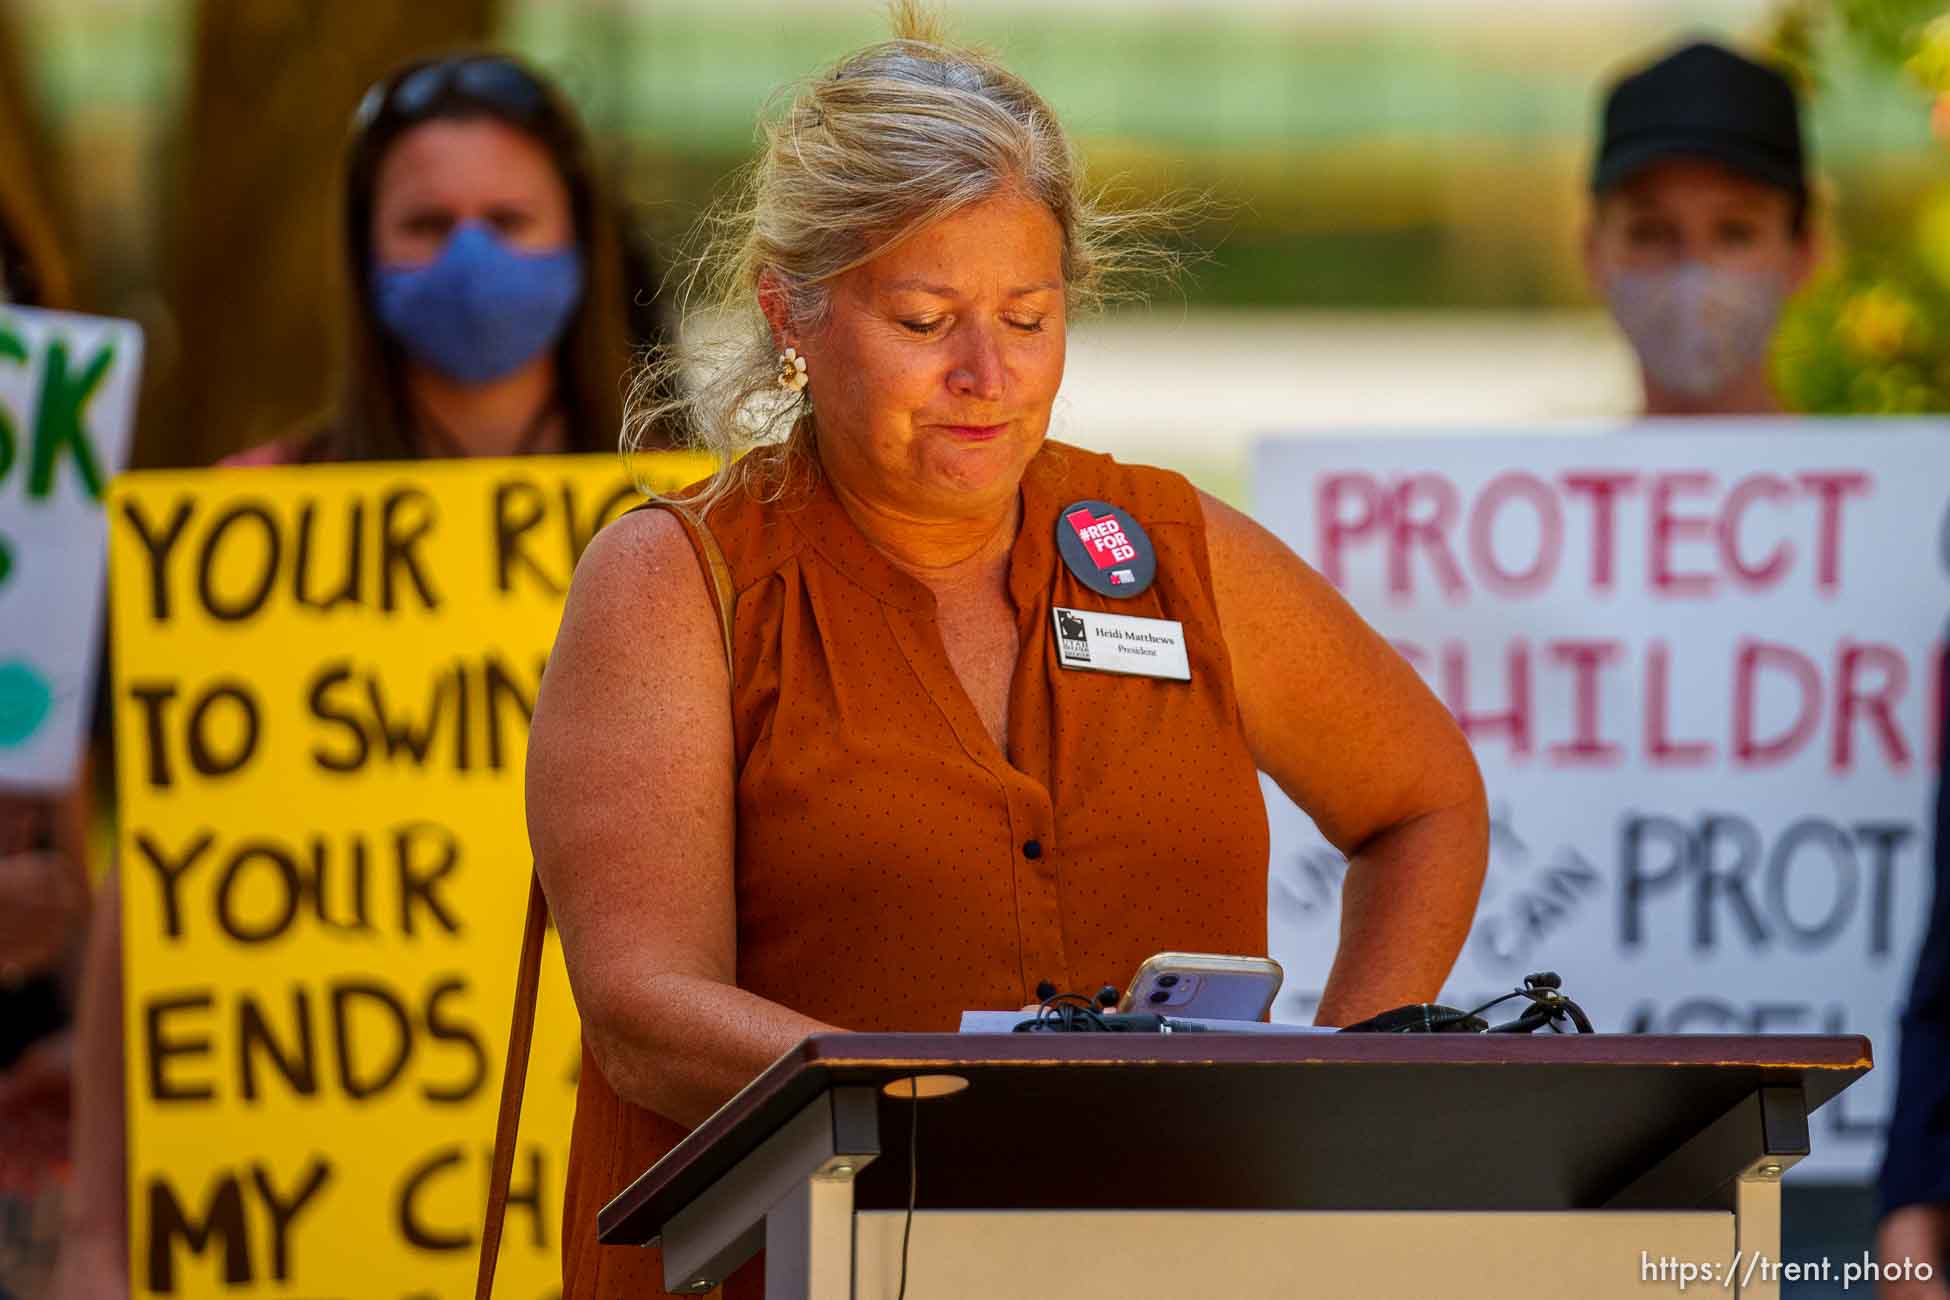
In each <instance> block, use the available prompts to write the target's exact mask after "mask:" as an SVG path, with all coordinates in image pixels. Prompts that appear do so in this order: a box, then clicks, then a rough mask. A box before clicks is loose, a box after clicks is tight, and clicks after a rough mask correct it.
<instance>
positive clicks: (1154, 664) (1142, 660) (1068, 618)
mask: <svg viewBox="0 0 1950 1300" xmlns="http://www.w3.org/2000/svg"><path fill="white" fill-rule="evenodd" d="M1050 612H1051V613H1052V614H1053V615H1054V616H1055V618H1056V661H1057V662H1058V663H1060V664H1062V665H1063V666H1064V667H1065V668H1088V669H1092V670H1094V671H1096V672H1100V673H1132V674H1135V675H1136V676H1139V677H1168V678H1170V679H1171V680H1173V681H1179V682H1189V681H1190V680H1192V665H1191V662H1190V661H1189V660H1188V659H1187V658H1186V657H1185V625H1184V624H1183V623H1179V622H1175V621H1173V620H1171V619H1168V618H1132V617H1131V616H1129V615H1128V614H1100V613H1098V612H1097V611H1095V610H1091V609H1064V608H1063V607H1062V606H1060V605H1059V606H1057V607H1056V608H1055V609H1053V610H1051V611H1050Z"/></svg>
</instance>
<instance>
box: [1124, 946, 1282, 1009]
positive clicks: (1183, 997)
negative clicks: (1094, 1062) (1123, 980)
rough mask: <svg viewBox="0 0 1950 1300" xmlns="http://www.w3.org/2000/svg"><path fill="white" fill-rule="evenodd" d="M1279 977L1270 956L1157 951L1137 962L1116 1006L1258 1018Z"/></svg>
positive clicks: (1277, 988) (1270, 1002)
mask: <svg viewBox="0 0 1950 1300" xmlns="http://www.w3.org/2000/svg"><path fill="white" fill-rule="evenodd" d="M1285 979H1286V972H1285V971H1283V970H1281V969H1280V963H1278V962H1276V961H1274V960H1273V959H1272V958H1271V957H1225V956H1221V955H1219V954H1217V953H1209V952H1161V953H1159V954H1158V955H1157V956H1155V957H1147V958H1146V959H1145V961H1144V964H1143V965H1142V966H1139V967H1138V971H1137V975H1136V976H1135V977H1134V978H1133V979H1132V980H1131V983H1130V986H1129V987H1128V988H1126V989H1125V990H1124V996H1123V998H1122V1000H1120V1001H1119V1002H1118V1004H1117V1009H1118V1010H1119V1011H1123V1012H1131V1011H1151V1012H1155V1013H1157V1014H1158V1015H1162V1016H1177V1017H1182V1018H1184V1019H1189V1020H1264V1019H1265V1018H1266V1013H1267V1011H1268V1010H1270V1009H1271V1008H1272V1006H1273V998H1274V996H1275V995H1276V994H1278V993H1279V991H1280V985H1281V983H1282V982H1283V981H1284V980H1285Z"/></svg>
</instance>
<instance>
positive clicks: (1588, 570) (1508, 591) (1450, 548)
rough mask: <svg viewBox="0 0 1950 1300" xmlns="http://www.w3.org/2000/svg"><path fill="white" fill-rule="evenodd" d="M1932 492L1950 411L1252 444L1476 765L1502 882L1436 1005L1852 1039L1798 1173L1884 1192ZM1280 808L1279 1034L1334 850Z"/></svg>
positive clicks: (1931, 692)
mask: <svg viewBox="0 0 1950 1300" xmlns="http://www.w3.org/2000/svg"><path fill="white" fill-rule="evenodd" d="M1946 503H1950V424H1930V423H1922V422H1918V423H1914V424H1896V423H1892V422H1872V421H1850V422H1840V421H1829V422H1814V421H1781V422H1766V423H1760V422H1755V421H1742V422H1739V423H1738V424H1735V423H1732V422H1700V423H1698V424H1693V425H1689V426H1686V427H1684V428H1680V429H1674V428H1667V429H1665V430H1663V431H1662V432H1658V433H1653V432H1638V431H1634V432H1631V433H1621V434H1618V435H1605V436H1593V435H1566V436H1544V435H1539V436H1530V437H1474V436H1459V435H1446V436H1437V437H1412V438H1404V437H1369V438H1363V439H1361V440H1359V441H1354V440H1347V439H1334V440H1326V439H1287V440H1277V441H1268V442H1264V443H1262V444H1260V446H1259V447H1258V449H1257V452H1256V464H1255V479H1254V504H1255V513H1256V515H1257V516H1258V518H1259V519H1260V520H1261V521H1263V522H1264V523H1266V524H1267V526H1268V527H1270V528H1272V529H1273V530H1274V531H1275V532H1277V533H1278V534H1280V536H1281V537H1282V538H1283V539H1284V540H1285V541H1286V542H1287V543H1288V545H1290V546H1292V547H1293V548H1294V549H1295V550H1296V551H1298V552H1299V553H1300V554H1301V555H1302V556H1303V557H1305V558H1306V559H1307V560H1308V561H1309V562H1310V563H1311V564H1313V565H1314V566H1315V567H1316V568H1318V569H1319V570H1320V571H1321V572H1322V573H1323V574H1325V575H1326V577H1327V578H1328V579H1329V580H1330V581H1332V582H1333V583H1334V584H1335V585H1336V586H1337V587H1338V588H1339V589H1340V590H1341V591H1342V592H1343V594H1345V595H1346V596H1347V597H1348V598H1349V600H1350V601H1351V602H1352V603H1353V604H1354V606H1355V608H1356V609H1358V610H1359V611H1360V612H1361V614H1362V615H1363V616H1364V617H1365V618H1366V619H1367V620H1368V621H1369V622H1370V623H1371V624H1372V625H1374V626H1375V627H1376V628H1377V629H1378V630H1379V631H1381V633H1382V634H1383V635H1385V636H1387V637H1388V638H1389V639H1390V640H1391V641H1393V642H1394V643H1395V644H1396V646H1397V647H1398V648H1399V649H1400V650H1401V651H1402V652H1403V654H1404V655H1406V656H1407V657H1408V659H1409V660H1410V662H1411V663H1413V664H1414V665H1415V666H1416V668H1417V669H1418V670H1419V671H1420V672H1421V674H1422V676H1423V678H1424V680H1426V681H1427V682H1428V683H1429V685H1430V686H1431V687H1432V688H1433V689H1434V690H1435V691H1436V693H1437V694H1438V695H1439V696H1440V697H1441V698H1442V699H1443V701H1444V703H1446V704H1447V705H1448V706H1449V708H1450V710H1451V711H1452V712H1453V713H1454V714H1456V716H1457V718H1458V720H1459V721H1460V722H1461V723H1462V725H1463V728H1464V730H1465V732H1466V733H1467V734H1468V736H1469V737H1470V741H1471V743H1472V745H1473V747H1474V749H1475V752H1476V756H1477V760H1478V762H1479V763H1480V765H1481V767H1482V770H1483V776H1484V780H1485V782H1486V783H1487V786H1488V790H1489V799H1490V807H1491V818H1492V823H1493V824H1492V830H1491V844H1490V870H1489V877H1488V880H1487V882H1486V884H1485V887H1484V891H1483V899H1482V904H1481V907H1480V908H1479V910H1478V913H1477V916H1476V920H1475V924H1474V927H1473V929H1472V931H1471V934H1470V937H1469V941H1468V944H1467V946H1466V947H1465V948H1464V951H1463V954H1462V957H1461V959H1460V960H1459V961H1458V962H1457V965H1456V969H1455V972H1454V974H1453V976H1452V977H1451V980H1450V983H1449V986H1448V988H1447V989H1446V990H1445V993H1444V999H1443V1000H1444V1001H1446V1002H1451V1003H1453V1004H1457V1005H1475V1004H1476V1003H1477V1002H1479V1001H1481V1000H1484V999H1485V998H1486V997H1488V996H1493V995H1495V994H1496V993H1499V992H1504V991H1508V990H1509V989H1510V988H1512V987H1513V986H1515V985H1516V984H1517V983H1518V982H1519V981H1521V979H1522V978H1523V976H1524V975H1526V974H1528V973H1530V972H1532V971H1537V970H1544V969H1549V970H1555V971H1557V972H1558V973H1559V974H1561V975H1562V976H1563V979H1564V987H1565V991H1566V992H1567V993H1569V994H1570V995H1571V996H1572V997H1574V998H1576V999H1577V1000H1578V1001H1579V1002H1580V1003H1581V1004H1582V1005H1583V1006H1584V1008H1585V1009H1586V1010H1587V1011H1588V1012H1590V1013H1591V1016H1592V1019H1593V1020H1594V1021H1595V1022H1596V1025H1597V1027H1598V1028H1599V1029H1600V1030H1601V1031H1604V1030H1613V1031H1617V1030H1639V1031H1650V1032H1664V1033H1683V1032H1713V1033H1861V1034H1867V1035H1869V1037H1870V1038H1871V1040H1872V1041H1873V1043H1874V1045H1875V1051H1876V1056H1877V1060H1878V1068H1877V1069H1876V1071H1875V1072H1874V1073H1873V1074H1872V1075H1871V1076H1870V1077H1869V1078H1868V1079H1866V1080H1865V1081H1864V1082H1863V1083H1862V1084H1860V1085H1858V1086H1856V1087H1855V1088H1853V1089H1851V1090H1850V1091H1849V1092H1848V1094H1847V1095H1846V1096H1844V1097H1842V1098H1839V1099H1838V1100H1837V1101H1836V1102H1834V1103H1831V1104H1830V1105H1829V1106H1828V1107H1827V1108H1825V1109H1824V1110H1823V1111H1822V1113H1821V1114H1820V1116H1818V1117H1817V1121H1816V1132H1815V1135H1814V1136H1815V1142H1814V1156H1813V1158H1812V1160H1810V1161H1808V1162H1806V1163H1805V1164H1804V1165H1803V1166H1802V1168H1803V1169H1804V1170H1805V1171H1806V1172H1807V1173H1810V1174H1813V1175H1814V1176H1815V1177H1817V1178H1820V1177H1829V1178H1857V1177H1865V1176H1868V1175H1870V1174H1871V1173H1872V1172H1873V1170H1874V1168H1875V1165H1876V1162H1877V1160H1878V1159H1879V1157H1880V1150H1881V1132H1882V1127H1883V1125H1884V1123H1885V1122H1886V1120H1887V1118H1888V1114H1889V1109H1890V1103H1891V1100H1892V1098H1891V1096H1890V1086H1891V1084H1892V1083H1893V1080H1894V1070H1893V1068H1891V1067H1892V1066H1893V1064H1894V1055H1895V1048H1896V1042H1897V1039H1896V1028H1895V1026H1896V1017H1897V1014H1898V1010H1899V1004H1900V1002H1901V1000H1902V998H1903V997H1904V996H1905V995H1906V993H1907V980H1908V978H1909V973H1910V969H1911V965H1912V962H1913V957H1914V951H1915V946H1916V944H1917V942H1918V941H1919V939H1920V937H1921V933H1922V927H1923V924H1924V921H1925V919H1926V913H1927V909H1928V903H1929V898H1930V889H1931V860H1930V842H1929V841H1930V834H1931V823H1930V822H1929V821H1928V820H1927V818H1926V813H1927V812H1928V810H1929V801H1930V799H1931V797H1932V793H1933V790H1934V787H1935V782H1936V777H1937V771H1936V767H1937V756H1938V755H1939V753H1940V752H1941V750H1940V740H1939V735H1938V726H1939V724H1938V718H1939V717H1940V716H1941V715H1940V708H1941V701H1940V699H1939V698H1938V695H1939V690H1940V688H1939V685H1938V683H1939V682H1940V681H1941V667H1942V661H1941V656H1942V654H1943V634H1944V627H1945V623H1946V620H1947V619H1950V568H1947V566H1950V554H1946V545H1947V544H1950V537H1946V528H1950V516H1946ZM1404 757H1405V758H1407V759H1412V756H1404ZM1267 791H1268V797H1267V804H1268V814H1269V817H1270V818H1271V822H1272V831H1273V854H1272V869H1271V874H1270V882H1269V903H1270V905H1271V918H1272V919H1271V924H1270V928H1271V935H1270V947H1271V951H1272V954H1273V956H1275V957H1277V958H1278V959H1279V960H1280V961H1281V962H1282V963H1283V964H1284V965H1285V967H1286V971H1287V989H1286V991H1285V992H1284V993H1283V994H1282V996H1281V1001H1280V1004H1279V1005H1278V1006H1276V1007H1275V1009H1274V1015H1275V1018H1276V1019H1287V1020H1292V1019H1307V1018H1310V1017H1311V1014H1312V1010H1313V1001H1314V1000H1315V999H1317V997H1318V993H1319V989H1320V987H1321V984H1322V982H1323V981H1324V979H1325V977H1326V974H1327V970H1328V966H1329V964H1330V962H1331V960H1332V957H1333V951H1334V945H1335V938H1336V926H1337V924H1338V918H1339V912H1340V906H1339V904H1340V883H1341V876H1342V872H1343V871H1344V870H1345V863H1344V862H1343V861H1342V859H1341V858H1340V855H1339V854H1337V853H1335V852H1334V851H1333V850H1332V849H1331V848H1329V847H1328V846H1327V844H1326V842H1325V841H1324V840H1323V839H1322V838H1321V837H1320V835H1319V834H1318V832H1317V831H1316V830H1315V829H1314V828H1313V826H1312V824H1311V823H1310V822H1309V821H1308V819H1307V818H1306V817H1305V816H1304V815H1303V814H1302V813H1300V811H1299V810H1298V809H1296V808H1295V807H1294V806H1293V805H1292V804H1291V803H1289V802H1288V801H1287V800H1286V799H1285V798H1284V796H1282V795H1281V794H1280V793H1279V792H1278V791H1277V790H1276V789H1274V788H1273V787H1272V786H1271V784H1270V783H1269V784H1268V786H1267ZM1503 1010H1506V1011H1510V1012H1511V1013H1512V1014H1514V1008H1513V1007H1511V1006H1509V1005H1508V1004H1506V1006H1505V1007H1504V1008H1503Z"/></svg>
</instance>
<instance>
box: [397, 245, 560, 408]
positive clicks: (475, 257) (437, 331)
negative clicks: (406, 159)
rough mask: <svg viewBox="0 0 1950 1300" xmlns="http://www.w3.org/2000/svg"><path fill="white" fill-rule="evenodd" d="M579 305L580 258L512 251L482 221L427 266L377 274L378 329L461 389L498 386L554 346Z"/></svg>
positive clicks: (556, 252)
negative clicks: (488, 384)
mask: <svg viewBox="0 0 1950 1300" xmlns="http://www.w3.org/2000/svg"><path fill="white" fill-rule="evenodd" d="M581 300H582V257H581V255H580V254H579V253H578V252H577V251H576V249H575V248H574V247H573V246H571V247H569V248H563V249H558V250H556V251H553V252H547V253H523V252H518V251H516V250H515V249H512V248H509V247H508V246H507V244H505V243H503V242H502V241H501V239H500V237H499V236H497V235H496V234H495V233H494V232H493V231H491V230H489V229H488V228H487V227H486V226H484V225H482V224H480V223H479V222H474V221H469V222H466V223H464V224H463V225H461V226H460V227H459V228H457V229H456V230H455V231H454V233H453V235H452V236H451V237H449V238H448V240H447V246H446V247H445V248H443V249H441V250H440V256H439V257H437V258H435V259H434V260H433V261H431V262H428V263H427V264H426V265H424V266H375V267H374V268H373V270H372V301H373V307H374V309H375V310H376V311H377V312H378V313H379V319H380V321H381V323H383V324H384V325H385V326H386V329H387V331H388V332H389V333H391V334H392V336H393V337H394V338H396V339H398V340H399V342H400V345H401V346H402V347H404V348H405V349H406V350H407V352H408V353H410V354H411V355H412V356H413V358H414V359H415V360H416V361H419V362H421V363H423V364H424V365H427V366H429V367H431V368H432V369H434V370H437V371H439V372H440V373H441V374H443V375H445V376H447V378H449V379H452V380H454V381H456V382H458V383H463V384H487V383H492V382H493V381H495V380H497V379H504V378H506V377H507V376H509V375H511V374H513V373H514V372H515V371H517V370H519V369H521V368H522V367H523V366H525V365H527V364H528V363H529V362H530V361H532V360H534V359H535V358H536V357H537V356H539V355H540V354H541V352H542V350H543V349H544V348H548V347H551V346H553V345H554V343H555V341H556V339H558V338H560V337H561V336H562V331H563V329H564V328H565V327H566V326H567V325H568V323H569V317H570V315H571V314H572V313H573V312H574V311H575V309H576V304H577V303H578V302H580V301H581Z"/></svg>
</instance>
